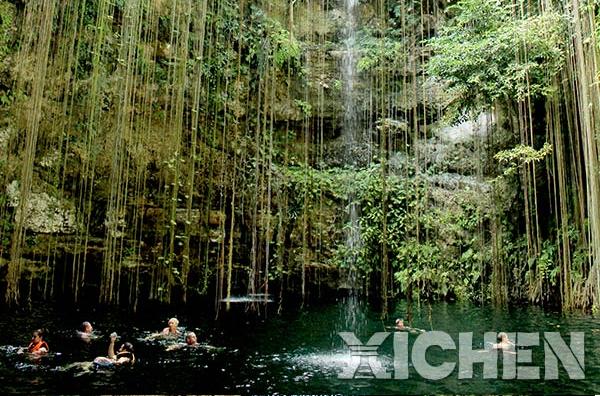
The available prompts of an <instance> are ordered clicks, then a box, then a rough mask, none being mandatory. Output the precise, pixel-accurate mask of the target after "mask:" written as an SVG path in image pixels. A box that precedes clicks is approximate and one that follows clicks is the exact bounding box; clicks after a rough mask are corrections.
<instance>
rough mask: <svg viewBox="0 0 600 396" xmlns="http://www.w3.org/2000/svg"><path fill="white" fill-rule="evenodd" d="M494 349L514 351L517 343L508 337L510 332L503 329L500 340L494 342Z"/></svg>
mask: <svg viewBox="0 0 600 396" xmlns="http://www.w3.org/2000/svg"><path fill="white" fill-rule="evenodd" d="M492 349H501V350H502V351H514V350H515V343H514V342H512V341H511V340H510V339H509V338H508V334H506V333H505V332H503V331H501V332H500V333H498V342H497V343H495V344H492Z"/></svg>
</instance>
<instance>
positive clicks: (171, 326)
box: [165, 318, 179, 333]
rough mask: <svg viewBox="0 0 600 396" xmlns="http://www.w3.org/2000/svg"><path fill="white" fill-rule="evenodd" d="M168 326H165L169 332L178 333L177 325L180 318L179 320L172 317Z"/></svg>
mask: <svg viewBox="0 0 600 396" xmlns="http://www.w3.org/2000/svg"><path fill="white" fill-rule="evenodd" d="M167 326H168V327H167V328H165V330H167V331H168V332H169V333H177V326H179V320H177V318H171V319H169V321H168V322H167Z"/></svg>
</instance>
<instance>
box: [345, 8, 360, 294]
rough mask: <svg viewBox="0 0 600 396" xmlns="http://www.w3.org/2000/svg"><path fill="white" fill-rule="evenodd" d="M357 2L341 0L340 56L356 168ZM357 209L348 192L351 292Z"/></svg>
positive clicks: (349, 155) (349, 150) (349, 156)
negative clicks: (343, 16) (343, 15)
mask: <svg viewBox="0 0 600 396" xmlns="http://www.w3.org/2000/svg"><path fill="white" fill-rule="evenodd" d="M357 3H358V0H344V6H345V10H346V28H345V29H344V34H345V40H344V46H345V48H344V51H343V57H342V65H341V71H342V78H343V87H344V89H343V92H342V93H343V104H344V119H343V132H342V133H343V138H344V146H345V147H346V164H347V165H348V166H351V167H353V168H354V167H356V166H357V165H358V164H357V158H356V156H355V155H354V154H353V148H354V147H356V146H357V145H358V144H359V141H360V119H359V114H360V112H359V111H358V106H357V100H356V91H355V88H356V82H357V76H356V63H357V48H356V5H357ZM359 215H360V207H359V204H358V203H357V202H356V200H355V194H354V193H353V192H352V191H351V192H350V194H349V197H348V219H349V228H348V230H347V235H346V247H347V249H348V252H349V253H350V254H349V255H348V258H347V259H348V261H349V263H348V268H349V269H348V286H349V287H350V289H353V288H354V287H355V286H356V279H355V277H356V270H355V266H356V256H357V250H358V249H359V248H360V245H361V237H360V228H359V223H358V219H359Z"/></svg>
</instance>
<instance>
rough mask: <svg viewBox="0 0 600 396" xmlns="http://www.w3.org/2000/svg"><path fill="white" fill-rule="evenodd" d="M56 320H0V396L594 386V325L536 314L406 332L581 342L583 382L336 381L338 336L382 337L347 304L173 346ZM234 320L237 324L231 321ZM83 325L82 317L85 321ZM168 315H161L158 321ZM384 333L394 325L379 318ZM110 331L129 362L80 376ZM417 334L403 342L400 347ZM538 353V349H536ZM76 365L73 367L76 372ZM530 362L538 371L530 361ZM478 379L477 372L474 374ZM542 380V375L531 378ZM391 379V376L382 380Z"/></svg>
mask: <svg viewBox="0 0 600 396" xmlns="http://www.w3.org/2000/svg"><path fill="white" fill-rule="evenodd" d="M79 315H80V314H78V313H73V312H71V313H66V312H62V311H60V310H57V309H47V310H46V311H45V312H38V311H35V312H33V313H30V314H27V315H3V316H1V317H0V326H2V328H3V329H5V330H4V331H3V332H2V333H0V345H1V346H0V391H2V392H3V393H17V394H32V393H41V394H47V393H50V394H59V393H95V394H98V393H115V392H117V393H136V394H139V393H144V394H148V393H242V394H252V393H263V394H264V393H275V392H277V393H288V394H289V393H296V394H297V393H312V394H315V393H345V394H349V393H361V394H398V393H401V394H426V393H462V394H465V393H468V394H481V393H539V394H543V393H562V394H581V393H591V392H593V391H595V390H597V389H598V388H599V386H600V358H599V356H600V354H599V353H598V352H600V343H599V342H598V341H597V340H596V338H597V336H598V329H600V321H599V320H598V319H594V318H591V317H589V316H561V315H559V314H555V313H547V312H543V311H541V310H539V309H531V308H530V309H524V308H520V309H514V310H511V311H496V310H493V309H491V308H480V307H474V306H472V305H456V304H443V303H440V304H434V305H432V307H431V311H430V310H429V308H428V307H424V308H423V309H415V311H414V320H413V323H412V325H413V326H415V327H420V328H426V329H433V330H441V331H444V332H447V333H448V334H450V335H451V337H452V338H453V339H454V340H458V333H460V332H469V331H472V332H473V333H474V345H475V346H479V347H482V345H483V333H485V332H486V331H507V332H514V331H521V332H543V331H559V332H560V333H561V334H563V335H568V333H569V332H570V331H583V332H585V334H586V339H585V341H586V346H585V350H586V355H585V368H586V370H585V373H586V379H585V380H582V381H571V380H568V378H566V376H565V373H564V370H562V371H561V375H562V377H561V379H560V380H558V381H535V384H536V385H535V387H532V386H531V385H532V382H531V381H502V380H483V379H481V365H479V366H478V365H476V366H475V373H476V378H475V379H473V380H458V378H457V373H458V368H457V369H455V371H454V372H453V374H452V375H451V376H450V377H448V378H446V379H444V380H441V381H425V380H424V379H422V378H419V376H418V375H417V374H416V372H415V371H414V368H412V367H410V368H409V373H410V376H409V379H406V380H398V379H390V380H376V379H371V378H355V379H351V380H346V379H340V378H338V375H339V373H340V372H342V370H343V369H344V368H346V367H348V366H349V365H351V364H353V361H352V359H353V357H352V356H351V354H350V351H349V349H348V347H347V346H346V345H345V344H344V342H343V341H342V339H341V338H340V337H339V335H338V333H339V332H341V331H348V332H354V333H355V334H356V336H357V337H358V338H359V339H360V340H361V341H362V342H363V343H364V342H366V341H367V340H368V339H369V338H370V337H371V336H372V335H373V333H375V332H378V331H385V330H384V329H385V326H386V325H387V326H389V325H392V324H393V323H384V322H382V321H381V320H380V318H379V314H378V312H374V311H372V310H371V309H370V308H369V306H368V305H367V304H366V303H365V302H364V301H362V300H360V299H358V298H356V297H347V298H345V299H341V300H340V301H339V302H338V303H336V304H329V305H323V306H319V307H313V308H309V309H307V310H305V311H303V312H301V313H296V314H287V315H284V316H282V317H272V318H269V319H268V320H263V321H258V322H257V321H255V320H250V319H248V318H243V319H242V317H241V316H239V318H238V319H235V318H231V317H230V318H228V319H227V320H223V321H221V322H214V321H213V320H212V319H209V318H203V317H199V316H196V315H193V316H179V319H180V322H181V324H182V325H185V327H182V326H180V330H181V335H180V336H179V337H178V338H156V339H152V338H150V337H149V336H150V335H152V334H154V333H155V332H156V330H158V329H160V328H161V327H162V324H163V323H164V319H165V317H167V315H164V317H150V318H148V317H139V316H138V317H135V318H134V317H131V316H128V315H127V314H123V315H118V314H113V315H106V314H105V315H100V314H98V315H97V317H86V318H81V317H79ZM236 315H238V314H236ZM405 315H406V307H405V306H403V305H398V306H397V307H396V310H395V312H393V314H392V315H391V316H390V317H391V318H395V317H405ZM92 316H93V315H92ZM169 316H170V315H169ZM83 319H89V320H92V322H93V324H94V327H95V328H96V329H97V334H98V336H99V337H98V339H94V340H92V341H91V342H89V343H85V342H82V341H81V340H80V339H78V338H77V337H76V333H75V330H74V329H76V328H77V325H78V323H80V322H81V320H83ZM390 322H393V319H390ZM40 325H43V326H45V327H47V328H48V330H49V335H48V339H47V340H48V342H49V344H50V348H51V351H52V353H50V354H49V355H48V356H44V357H43V358H41V359H39V360H37V361H32V360H30V359H29V358H28V357H27V356H26V354H17V351H18V347H19V346H24V345H26V344H27V342H28V335H29V334H30V330H31V329H32V328H35V327H39V326H40ZM113 330H114V331H117V332H118V333H119V334H120V336H121V340H120V342H124V341H131V342H132V343H133V344H134V347H135V354H136V358H137V362H136V364H135V365H134V367H131V368H118V369H116V370H91V369H89V368H88V367H86V366H85V365H84V363H86V362H87V363H89V362H91V361H92V360H93V358H94V357H95V356H106V353H107V346H108V334H110V332H112V331H113ZM187 330H189V331H194V332H195V333H196V334H197V335H198V338H199V342H200V343H201V345H200V346H199V347H197V348H182V349H179V350H175V351H169V352H168V351H166V349H167V347H168V346H169V345H171V344H173V343H178V342H184V338H183V337H184V334H185V331H187ZM416 337H417V335H412V334H409V344H412V343H414V341H415V339H416ZM542 349H543V348H542ZM378 353H379V359H380V362H381V363H382V365H383V366H384V367H385V368H386V369H387V370H388V372H389V373H390V374H393V359H394V354H393V346H392V337H391V336H390V337H388V339H386V341H385V342H384V343H383V344H382V345H381V346H380V347H379V349H378ZM456 354H457V351H442V350H439V349H436V348H433V349H431V350H430V351H429V352H428V359H431V360H430V361H431V363H432V364H439V363H441V362H444V361H457V360H456ZM77 363H82V364H81V365H78V364H77ZM534 363H536V364H537V365H540V366H543V363H542V364H539V363H540V356H539V354H536V353H534ZM478 370H479V371H478ZM542 372H543V369H542ZM392 377H393V375H392Z"/></svg>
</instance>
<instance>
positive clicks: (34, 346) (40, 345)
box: [27, 329, 48, 353]
mask: <svg viewBox="0 0 600 396" xmlns="http://www.w3.org/2000/svg"><path fill="white" fill-rule="evenodd" d="M44 334H45V332H44V330H43V329H36V330H34V331H33V332H32V333H31V342H30V343H29V346H28V347H27V350H28V351H29V352H32V353H45V352H48V344H47V343H46V341H44Z"/></svg>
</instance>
